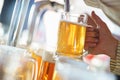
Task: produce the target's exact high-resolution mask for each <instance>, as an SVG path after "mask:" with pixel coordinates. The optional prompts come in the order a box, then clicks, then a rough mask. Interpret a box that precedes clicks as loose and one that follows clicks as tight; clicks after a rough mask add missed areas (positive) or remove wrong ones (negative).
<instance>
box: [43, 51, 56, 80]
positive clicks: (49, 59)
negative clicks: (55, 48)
mask: <svg viewBox="0 0 120 80" xmlns="http://www.w3.org/2000/svg"><path fill="white" fill-rule="evenodd" d="M42 60H43V62H42V66H41V67H42V70H41V80H52V77H53V72H54V66H55V60H54V55H53V52H50V51H45V52H44V54H43V56H42Z"/></svg>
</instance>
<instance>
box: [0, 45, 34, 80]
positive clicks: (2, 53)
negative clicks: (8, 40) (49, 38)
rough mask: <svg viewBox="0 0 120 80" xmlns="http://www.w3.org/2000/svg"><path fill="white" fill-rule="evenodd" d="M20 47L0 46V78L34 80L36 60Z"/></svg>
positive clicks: (5, 79)
mask: <svg viewBox="0 0 120 80" xmlns="http://www.w3.org/2000/svg"><path fill="white" fill-rule="evenodd" d="M29 54H30V53H29V52H28V51H27V50H25V49H21V48H16V47H12V46H6V45H1V46H0V80H36V78H35V76H36V74H35V73H36V68H35V67H36V66H35V65H36V60H35V59H34V58H33V57H31V56H30V55H29Z"/></svg>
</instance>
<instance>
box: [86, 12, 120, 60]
mask: <svg viewBox="0 0 120 80" xmlns="http://www.w3.org/2000/svg"><path fill="white" fill-rule="evenodd" d="M92 18H93V19H94V21H95V22H96V23H97V25H98V26H99V29H98V31H99V37H97V38H95V39H94V40H93V41H95V40H98V42H96V43H92V42H91V43H90V41H92V39H88V38H87V37H86V39H87V40H89V44H90V45H89V46H87V47H88V48H91V45H94V46H93V47H92V51H91V54H106V55H108V56H110V57H111V58H115V57H116V49H117V43H118V40H116V39H115V38H114V37H113V36H112V34H111V32H110V30H109V29H108V27H107V25H106V23H105V22H103V21H102V20H101V19H100V18H99V17H98V16H97V15H96V14H95V12H92ZM86 35H87V34H86ZM85 44H88V43H85ZM85 46H86V45H85Z"/></svg>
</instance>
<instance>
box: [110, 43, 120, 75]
mask: <svg viewBox="0 0 120 80" xmlns="http://www.w3.org/2000/svg"><path fill="white" fill-rule="evenodd" d="M110 68H111V72H113V73H115V74H118V75H120V41H119V42H118V45H117V48H116V59H111V62H110Z"/></svg>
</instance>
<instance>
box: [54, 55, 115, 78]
mask: <svg viewBox="0 0 120 80" xmlns="http://www.w3.org/2000/svg"><path fill="white" fill-rule="evenodd" d="M52 80H116V77H115V75H114V74H112V73H106V72H92V71H89V70H87V64H85V63H84V62H82V61H77V60H74V59H71V58H69V57H63V56H60V57H59V58H58V60H56V63H55V70H54V74H53V79H52Z"/></svg>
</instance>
